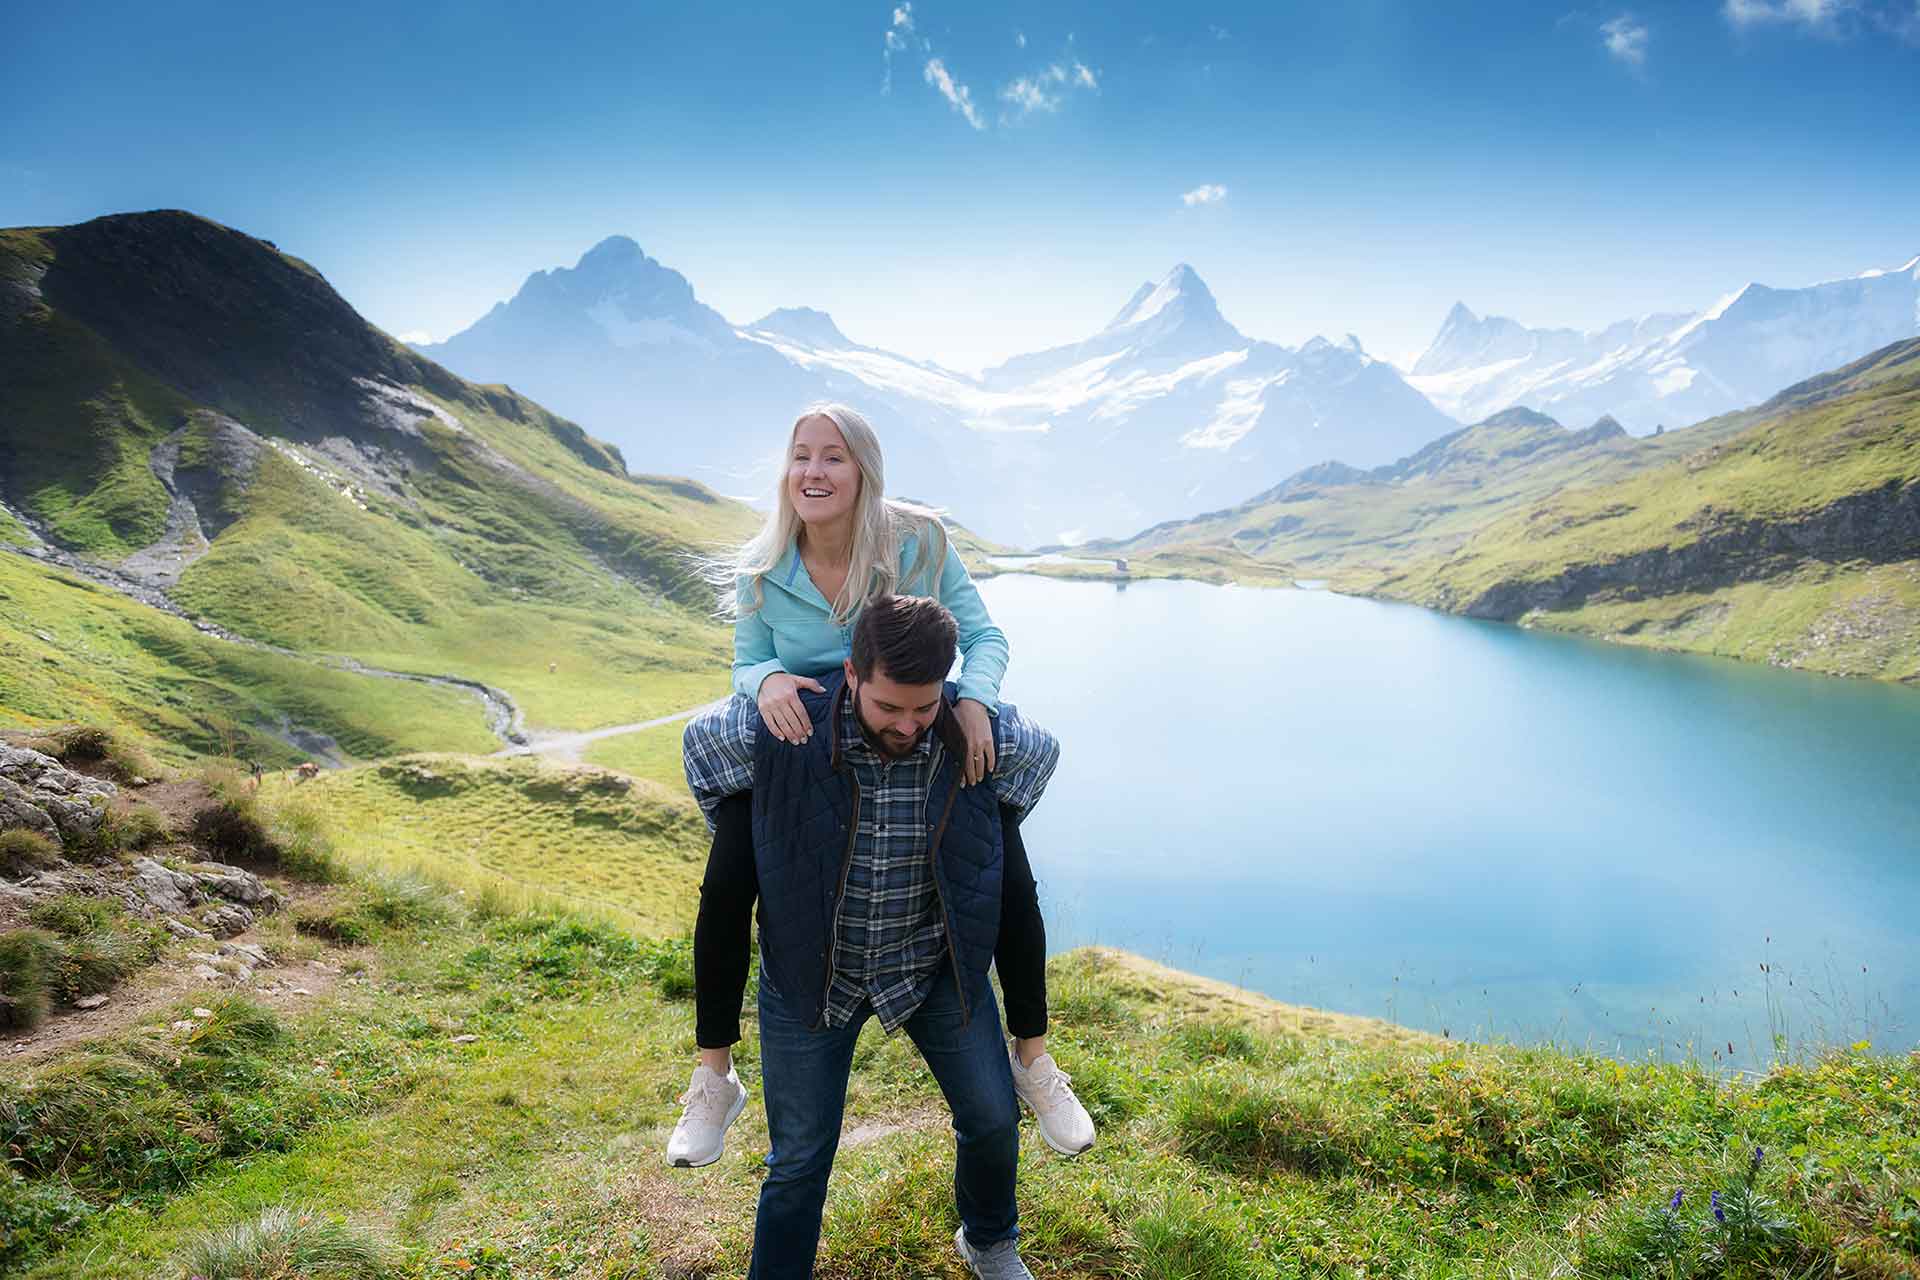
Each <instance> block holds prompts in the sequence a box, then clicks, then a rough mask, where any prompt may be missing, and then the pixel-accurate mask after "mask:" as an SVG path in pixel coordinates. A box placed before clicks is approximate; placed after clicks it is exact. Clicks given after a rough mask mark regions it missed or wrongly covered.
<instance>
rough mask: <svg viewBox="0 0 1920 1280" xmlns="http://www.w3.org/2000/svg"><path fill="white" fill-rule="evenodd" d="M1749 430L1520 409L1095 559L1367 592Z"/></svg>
mask: <svg viewBox="0 0 1920 1280" xmlns="http://www.w3.org/2000/svg"><path fill="white" fill-rule="evenodd" d="M1749 421H1750V419H1748V418H1747V417H1745V416H1741V415H1734V416H1729V417H1728V418H1724V419H1716V420H1715V421H1713V422H1710V423H1703V424H1701V425H1700V426H1698V427H1692V428H1689V429H1687V430H1685V431H1673V432H1667V433H1665V434H1663V435H1660V436H1655V437H1649V438H1642V439H1636V438H1634V437H1632V436H1629V435H1627V434H1626V433H1625V432H1624V431H1622V430H1620V428H1619V427H1618V426H1617V425H1616V424H1614V423H1612V422H1611V421H1603V422H1600V423H1596V424H1595V425H1594V426H1592V427H1590V428H1588V429H1586V430H1581V431H1574V430H1568V429H1566V428H1564V427H1562V426H1561V425H1560V424H1559V423H1557V422H1555V421H1554V420H1553V419H1551V418H1549V417H1546V416H1545V415H1543V414H1537V413H1533V412H1532V411H1530V410H1527V409H1510V410H1507V411H1506V412H1504V413H1499V414H1495V415H1494V416H1493V417H1491V418H1489V419H1487V420H1486V421H1485V422H1482V423H1479V424H1478V425H1475V426H1471V427H1465V428H1463V429H1461V430H1459V431H1456V432H1454V433H1452V434H1451V435H1447V436H1443V437H1441V438H1440V439H1438V440H1436V441H1434V442H1433V443H1432V444H1429V445H1427V446H1426V447H1425V448H1423V449H1421V450H1420V451H1419V452H1418V453H1415V454H1413V455H1412V456H1410V457H1407V458H1403V459H1401V460H1400V461H1399V462H1396V463H1392V464H1389V465H1387V466H1382V467H1376V468H1374V469H1372V470H1371V471H1360V470H1357V469H1355V468H1353V467H1348V466H1344V465H1342V464H1340V463H1325V464H1322V465H1320V466H1317V467H1311V468H1309V469H1307V470H1306V471H1302V472H1300V473H1299V474H1297V475H1294V476H1291V477H1289V478H1288V479H1287V480H1285V481H1284V482H1282V483H1281V484H1279V485H1277V486H1275V487H1274V488H1272V489H1269V490H1267V491H1266V492H1264V493H1261V494H1258V495H1256V496H1255V497H1253V498H1250V499H1248V500H1247V501H1246V502H1243V503H1241V504H1239V505H1238V506H1234V507H1229V508H1226V509H1225V510H1221V511H1214V512H1209V513H1207V514H1205V515H1200V516H1195V517H1194V518H1193V519H1191V520H1178V521H1171V522H1169V523H1167V524H1162V525H1157V526H1155V527H1154V528H1152V529H1148V530H1146V531H1145V532H1143V533H1141V534H1139V535H1137V536H1135V537H1133V538H1130V539H1128V540H1126V541H1125V542H1120V543H1111V544H1109V543H1100V544H1095V549H1098V550H1106V551H1111V552H1113V553H1114V554H1119V555H1127V556H1134V557H1143V558H1144V559H1143V561H1137V562H1136V563H1149V564H1150V563H1152V562H1154V561H1155V560H1158V559H1162V558H1166V557H1178V556H1192V555H1198V554H1207V553H1212V554H1215V555H1219V554H1225V553H1233V554H1237V555H1240V556H1243V557H1250V558H1253V559H1256V560H1260V561H1264V562H1268V563H1271V564H1274V565H1278V566H1291V567H1292V568H1293V569H1294V570H1295V571H1297V573H1298V575H1299V576H1301V577H1306V578H1319V579H1327V580H1329V581H1331V582H1333V583H1334V584H1336V585H1338V586H1342V587H1348V588H1351V589H1355V590H1365V589H1367V588H1369V587H1370V586H1372V585H1373V584H1374V583H1375V582H1377V581H1378V580H1379V579H1380V578H1381V577H1383V576H1385V575H1387V574H1390V573H1392V572H1395V571H1397V570H1399V569H1401V568H1404V566H1405V565H1406V563H1407V562H1408V561H1409V560H1411V559H1414V558H1418V557H1420V556H1422V555H1430V554H1435V553H1439V552H1444V551H1448V550H1451V549H1453V548H1454V547H1457V546H1459V545H1461V544H1462V543H1464V542H1465V541H1466V540H1467V539H1468V538H1470V537H1472V536H1473V535H1474V533H1475V532H1477V531H1478V530H1479V529H1481V528H1483V527H1485V526H1486V525H1487V524H1488V523H1490V522H1492V521H1493V520H1495V519H1497V518H1498V517H1499V516H1500V515H1501V514H1503V513H1505V512H1508V511H1512V510H1516V509H1518V508H1520V507H1522V506H1524V505H1525V504H1527V503H1529V502H1533V501H1536V500H1538V499H1540V498H1543V497H1545V496H1547V495H1549V494H1552V493H1556V492H1559V491H1561V490H1563V489H1570V488H1581V487H1584V486H1588V485H1593V484H1602V483H1606V482H1608V481H1611V480H1614V479H1617V478H1619V477H1621V476H1624V475H1630V474H1632V473H1633V472H1635V471H1638V470H1640V469H1643V468H1645V467H1649V466H1657V465H1659V464H1660V463H1662V462H1664V461H1667V460H1670V459H1673V458H1678V457H1681V456H1683V455H1684V454H1685V453H1686V452H1688V451H1689V450H1691V449H1697V448H1699V447H1701V446H1702V445H1704V444H1708V443H1711V442H1713V441H1716V440H1720V439H1724V438H1726V437H1727V436H1729V435H1732V434H1734V433H1736V432H1738V431H1739V430H1741V429H1742V428H1743V427H1744V426H1746V425H1748V423H1749Z"/></svg>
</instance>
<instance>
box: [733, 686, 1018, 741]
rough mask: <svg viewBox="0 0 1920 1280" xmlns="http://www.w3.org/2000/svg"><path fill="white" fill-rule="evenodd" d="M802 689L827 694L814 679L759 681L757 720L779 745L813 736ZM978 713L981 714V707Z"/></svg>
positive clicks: (811, 723)
mask: <svg viewBox="0 0 1920 1280" xmlns="http://www.w3.org/2000/svg"><path fill="white" fill-rule="evenodd" d="M802 689H811V690H813V691H814V692H815V693H825V692H826V691H827V689H826V686H825V685H823V684H821V683H820V682H819V681H818V680H809V679H807V678H806V677H805V676H794V675H788V674H787V673H786V672H784V671H776V672H774V673H773V674H772V675H770V676H768V677H767V678H766V679H765V680H762V681H761V682H760V696H759V697H758V698H756V699H754V701H756V702H758V703H759V704H760V719H761V720H763V721H765V722H766V726H767V728H768V729H770V730H771V731H772V732H773V736H774V737H776V738H778V739H780V741H782V742H791V743H801V742H805V741H806V740H807V739H808V738H810V737H812V736H813V717H811V716H809V715H808V714H807V708H806V704H805V703H803V702H801V701H800V692H799V691H800V690H802ZM982 710H983V714H984V708H983V709H982Z"/></svg>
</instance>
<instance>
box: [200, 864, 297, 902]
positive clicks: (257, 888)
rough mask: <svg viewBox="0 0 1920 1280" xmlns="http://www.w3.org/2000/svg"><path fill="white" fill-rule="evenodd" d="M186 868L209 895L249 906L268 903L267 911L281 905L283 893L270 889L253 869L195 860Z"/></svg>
mask: <svg viewBox="0 0 1920 1280" xmlns="http://www.w3.org/2000/svg"><path fill="white" fill-rule="evenodd" d="M187 869H188V870H189V871H190V872H192V874H193V880H194V883H196V884H198V885H199V886H200V888H201V890H202V891H203V892H205V893H206V894H207V895H208V896H210V897H216V898H225V899H226V900H227V901H229V902H243V903H245V904H246V905H248V906H250V907H257V906H265V907H266V908H267V909H268V910H272V909H273V908H275V907H277V906H279V905H280V895H279V894H277V893H275V892H274V891H273V890H271V889H269V888H267V886H266V885H265V883H263V882H262V881H261V879H260V877H259V876H256V875H254V874H253V872H251V871H242V870H241V869H240V868H239V867H234V866H229V865H227V864H226V863H224V862H196V863H194V864H193V865H192V866H191V867H189V868H187Z"/></svg>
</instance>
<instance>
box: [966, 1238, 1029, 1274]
mask: <svg viewBox="0 0 1920 1280" xmlns="http://www.w3.org/2000/svg"><path fill="white" fill-rule="evenodd" d="M953 1247H954V1248H956V1249H958V1250H959V1251H960V1256H961V1258H962V1259H964V1260H965V1261H966V1264H967V1270H969V1271H971V1272H973V1274H974V1275H975V1276H978V1277H979V1280H1033V1272H1031V1271H1029V1270H1027V1264H1026V1263H1024V1262H1022V1261H1020V1246H1019V1244H1018V1243H1017V1242H1015V1241H1013V1240H1002V1241H1001V1242H1000V1243H999V1244H990V1245H988V1246H987V1247H986V1248H984V1249H976V1248H974V1247H973V1246H972V1245H970V1244H968V1243H967V1229H966V1228H965V1227H961V1228H960V1229H959V1230H958V1231H956V1232H954V1233H953Z"/></svg>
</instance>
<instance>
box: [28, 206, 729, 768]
mask: <svg viewBox="0 0 1920 1280" xmlns="http://www.w3.org/2000/svg"><path fill="white" fill-rule="evenodd" d="M625 461H626V460H625V459H623V458H622V457H621V456H620V455H619V454H618V452H617V451H615V450H613V449H611V448H610V447H608V446H605V445H602V444H600V443H599V442H597V441H594V440H592V439H590V438H589V437H587V436H586V435H585V434H584V433H583V432H582V431H581V430H580V429H579V428H578V427H576V426H574V425H573V424H572V423H569V422H566V421H565V420H563V419H559V418H556V417H554V416H553V415H551V414H549V413H547V412H546V411H545V410H543V409H541V408H540V407H539V406H537V405H535V404H533V403H532V402H530V401H528V400H526V399H524V398H523V397H520V396H518V395H515V394H514V393H513V392H511V391H509V390H507V389H505V388H494V387H478V386H474V385H472V384H469V383H466V382H463V381H461V380H460V379H458V378H455V377H453V376H452V375H450V374H448V373H447V372H446V371H445V370H442V369H440V368H439V367H438V366H436V365H434V364H432V363H431V362H430V361H427V360H424V359H422V358H421V357H419V356H417V355H415V354H413V353H412V352H410V351H408V350H407V349H406V348H405V347H403V346H401V345H400V344H398V343H396V342H394V341H392V340H391V339H389V338H388V337H387V336H386V335H385V334H382V333H380V332H379V331H378V330H375V329H373V328H372V327H371V326H369V325H367V324H366V323H365V322H364V321H362V320H361V319H360V318H359V317H358V316H357V315H355V314H354V313H353V311H352V310H351V308H349V307H348V306H347V305H346V304H345V303H344V302H343V301H341V300H340V299H339V297H338V296H337V295H336V294H334V293H333V291H332V290H331V289H330V288H329V287H328V286H327V285H326V283H325V281H324V280H322V279H321V278H320V277H319V276H318V275H317V273H315V272H313V270H312V269H311V268H310V267H308V266H307V265H306V264H304V263H301V262H299V261H298V260H296V259H293V258H290V257H288V256H286V255H284V254H281V253H279V252H278V251H277V250H276V249H274V248H273V247H272V246H270V245H268V244H266V243H265V242H263V241H259V240H255V239H253V238H251V237H248V236H245V235H242V234H240V233H238V232H235V231H232V230H229V229H227V228H224V227H220V226H218V225H217V224H214V223H210V222H206V221H205V220H203V219H199V218H195V217H193V216H191V215H188V214H180V213H155V214H139V215H125V216H116V217H111V218H102V219H97V220H96V221H94V222H90V223H85V224H81V225H79V226H74V227H60V228H27V229H15V230H10V231H5V232H0V498H4V499H5V500H6V502H7V503H8V504H9V505H10V506H11V507H12V508H13V510H14V511H15V512H16V513H18V514H19V515H20V516H22V517H23V518H25V519H26V520H28V521H30V522H32V525H33V529H34V531H35V532H37V533H38V534H39V535H40V536H42V537H44V538H45V539H46V540H47V541H49V542H51V543H53V544H54V545H55V546H57V547H60V548H63V549H65V550H67V551H70V552H74V553H78V554H80V555H82V556H84V557H87V558H89V559H91V560H93V561H95V562H97V563H100V564H102V565H107V566H114V567H118V568H121V569H123V570H125V571H126V572H128V573H129V574H132V575H133V576H135V577H138V578H143V579H144V580H146V581H148V582H150V584H151V585H152V586H153V587H154V588H155V589H158V590H162V591H165V592H166V593H167V594H169V595H170V596H171V598H172V599H173V600H175V601H176V602H177V603H178V604H179V605H180V606H182V607H183V608H185V609H186V610H187V611H189V612H190V613H191V614H192V615H194V616H196V617H199V618H203V619H205V620H207V621H210V622H213V623H217V624H219V625H220V626H223V627H227V628H229V629H231V630H233V631H235V632H237V633H239V634H241V635H244V636H248V637H251V638H254V639H257V640H261V641H265V642H268V643H271V644H275V645H280V646H284V647H287V648H290V649H295V650H298V651H300V652H303V653H315V654H331V655H343V656H351V657H354V658H356V659H359V660H361V661H364V662H368V663H371V664H373V665H376V666H383V667H388V668H391V669H394V670H401V671H413V672H421V673H429V674H458V675H460V676H462V677H465V678H469V679H474V680H480V681H484V682H486V683H488V684H491V685H495V686H497V687H500V688H504V689H506V690H507V691H508V692H510V693H511V694H512V695H513V696H514V697H515V699H516V700H517V701H519V703H520V704H521V706H522V707H523V708H524V710H525V712H526V715H527V719H528V721H529V722H530V723H532V724H534V725H538V726H543V727H551V728H589V727H594V726H598V725H602V724H608V723H620V722H624V721H629V720H636V719H640V718H643V717H645V716H648V715H652V714H658V713H661V712H665V711H670V710H676V709H678V708H680V707H683V706H687V705H690V704H691V703H694V702H698V701H700V700H702V699H703V698H706V697H710V696H713V695H714V694H716V693H717V692H719V691H720V690H721V689H722V688H724V683H725V680H724V662H725V659H726V656H727V650H726V645H725V637H724V633H723V631H722V629H721V628H719V627H717V626H716V625H715V624H714V623H713V622H712V621H711V619H709V618H708V617H707V616H706V609H707V606H708V600H707V598H706V594H705V592H704V591H703V590H702V589H701V588H700V587H698V585H697V584H695V583H694V582H693V581H692V580H691V578H690V577H689V575H688V573H687V560H688V557H689V555H690V554H692V553H696V552H698V551H700V550H704V549H707V548H709V547H711V546H713V545H715V544H716V543H720V542H724V541H726V540H728V539H731V538H736V537H738V536H740V534H741V533H742V532H743V531H744V530H745V529H747V528H748V527H750V525H751V523H752V519H753V517H752V515H751V513H749V512H747V511H746V509H745V508H743V507H740V506H739V505H738V504H735V503H731V502H727V501H725V500H723V499H720V498H719V497H717V496H716V495H715V494H713V493H712V492H710V491H709V490H707V489H705V488H703V487H702V486H700V485H697V484H694V483H691V482H689V481H685V480H677V479H668V478H658V477H631V476H629V475H628V474H627V473H626V469H625ZM639 461H641V462H642V463H644V459H641V460H639ZM7 524H8V529H0V533H6V534H7V536H8V537H10V538H12V539H13V540H15V541H20V540H21V538H20V536H19V533H18V522H17V521H14V520H12V519H11V518H9V520H8V522H7ZM9 530H12V532H10V531H9ZM550 667H551V669H550ZM447 741H448V744H449V745H454V743H453V742H452V740H447Z"/></svg>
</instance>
